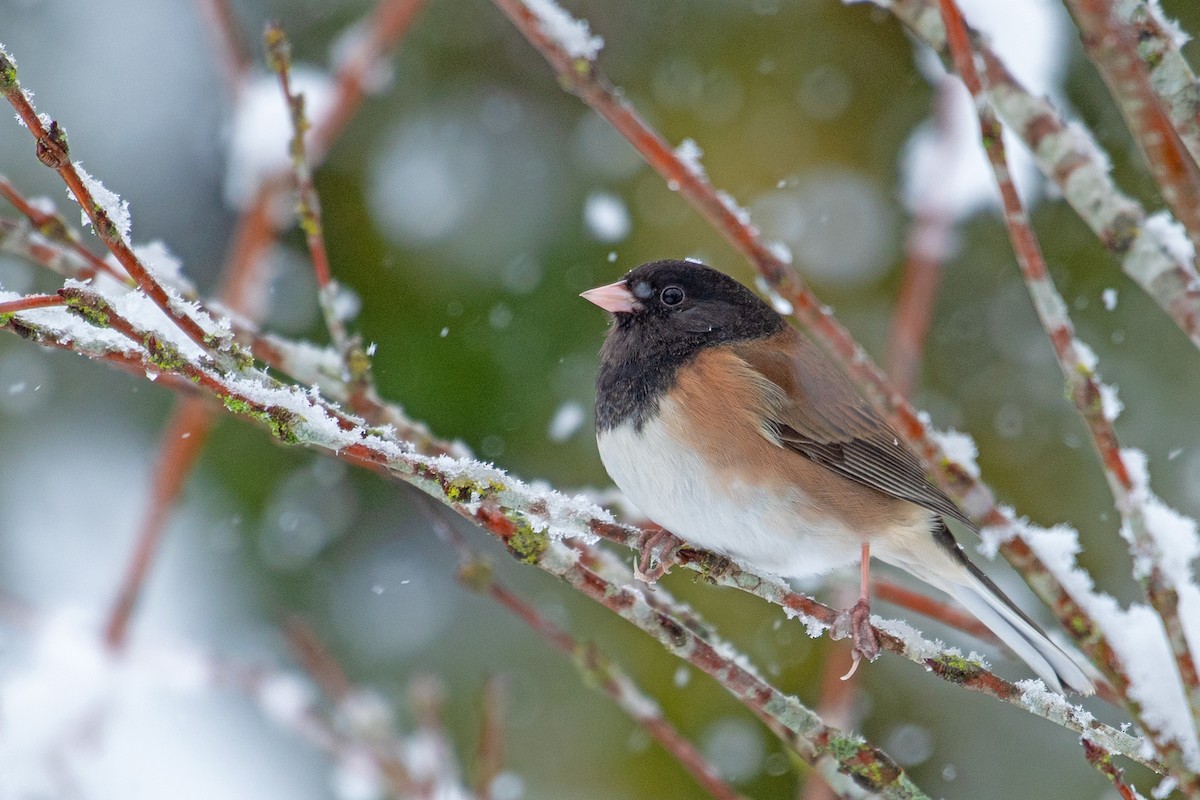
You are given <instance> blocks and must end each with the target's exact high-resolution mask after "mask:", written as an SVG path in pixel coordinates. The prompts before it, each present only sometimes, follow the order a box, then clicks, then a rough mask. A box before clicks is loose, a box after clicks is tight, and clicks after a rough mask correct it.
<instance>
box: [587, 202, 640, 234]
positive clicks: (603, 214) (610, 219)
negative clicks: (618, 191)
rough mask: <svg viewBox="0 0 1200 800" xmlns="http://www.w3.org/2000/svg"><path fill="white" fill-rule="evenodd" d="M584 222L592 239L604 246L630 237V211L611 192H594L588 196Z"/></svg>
mask: <svg viewBox="0 0 1200 800" xmlns="http://www.w3.org/2000/svg"><path fill="white" fill-rule="evenodd" d="M583 221H584V224H585V225H586V226H587V231H588V233H589V234H590V235H591V237H592V238H593V239H595V240H596V241H598V242H601V243H603V244H613V243H615V242H620V241H623V240H624V239H625V237H627V236H629V229H630V227H631V224H630V219H629V209H628V208H626V207H625V203H624V201H622V200H621V198H619V197H617V196H616V195H615V194H612V193H611V192H592V193H591V194H589V195H588V196H587V200H585V201H584V204H583Z"/></svg>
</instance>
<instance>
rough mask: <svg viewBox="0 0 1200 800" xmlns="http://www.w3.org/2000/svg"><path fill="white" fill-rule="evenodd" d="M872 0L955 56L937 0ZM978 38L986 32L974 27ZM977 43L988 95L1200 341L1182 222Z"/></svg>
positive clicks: (1067, 194)
mask: <svg viewBox="0 0 1200 800" xmlns="http://www.w3.org/2000/svg"><path fill="white" fill-rule="evenodd" d="M872 2H877V3H878V4H879V5H881V6H882V7H884V8H886V9H887V10H888V11H890V12H891V13H893V14H894V15H895V16H896V18H897V19H899V20H900V22H901V23H903V24H904V26H905V27H906V28H908V29H909V30H910V31H911V32H912V33H913V34H914V35H915V36H916V37H917V38H919V39H921V40H922V41H923V42H925V44H926V45H928V46H929V47H931V48H933V49H934V51H935V52H937V53H938V54H939V55H940V56H941V57H942V58H943V59H945V60H947V61H948V60H949V59H950V53H949V50H948V49H947V47H946V29H945V27H944V26H943V25H942V20H941V15H940V14H938V12H937V7H936V5H935V4H934V3H933V2H932V0H892V1H891V2H888V3H882V2H878V0H872ZM972 37H973V38H974V39H976V40H978V39H979V36H978V34H975V33H974V32H972ZM977 49H978V51H979V52H980V53H981V54H982V56H983V61H984V66H985V71H986V77H987V97H988V102H989V103H991V104H992V106H993V107H994V108H995V109H996V112H997V113H998V114H999V115H1000V117H1001V119H1003V121H1004V122H1005V123H1006V124H1007V125H1008V127H1009V130H1011V131H1012V132H1013V133H1015V134H1016V135H1017V136H1019V137H1020V138H1021V141H1022V142H1024V143H1025V146H1026V147H1028V148H1029V151H1030V152H1031V153H1033V156H1034V158H1035V160H1036V161H1037V165H1038V168H1039V169H1041V171H1042V173H1043V174H1044V175H1045V176H1046V178H1047V179H1048V180H1050V181H1052V182H1053V183H1054V185H1055V186H1057V187H1058V189H1059V191H1061V192H1062V193H1063V197H1064V198H1066V201H1067V203H1069V204H1070V206H1071V207H1072V208H1073V209H1075V213H1077V214H1078V215H1079V217H1080V219H1082V220H1083V221H1084V223H1085V224H1087V226H1088V227H1089V228H1091V229H1092V232H1093V233H1095V234H1096V236H1097V237H1098V238H1099V240H1100V243H1101V244H1103V245H1104V247H1105V248H1106V249H1107V250H1108V251H1109V252H1110V253H1112V255H1113V257H1114V258H1116V259H1117V260H1118V262H1119V263H1120V265H1121V270H1122V271H1123V272H1124V273H1125V274H1126V275H1128V276H1129V277H1130V278H1131V279H1132V280H1133V281H1134V282H1135V283H1137V285H1138V286H1140V287H1141V288H1142V290H1143V291H1145V292H1146V293H1147V294H1148V295H1149V296H1150V297H1151V298H1152V299H1153V300H1154V302H1155V303H1157V304H1158V306H1159V307H1160V308H1161V309H1162V310H1163V311H1164V312H1165V313H1166V314H1167V315H1168V316H1169V317H1170V318H1171V320H1172V321H1174V323H1175V324H1176V325H1177V326H1178V327H1179V329H1180V330H1181V331H1183V333H1184V334H1185V335H1186V336H1187V337H1188V338H1189V339H1190V340H1191V342H1192V343H1193V344H1194V345H1196V346H1197V347H1200V276H1198V275H1197V273H1196V270H1195V267H1194V265H1193V263H1192V262H1193V259H1194V255H1195V254H1194V253H1189V252H1185V250H1186V248H1181V247H1178V246H1176V245H1177V243H1180V240H1183V239H1184V238H1185V237H1183V236H1182V234H1180V235H1178V236H1176V235H1175V233H1174V231H1175V230H1176V229H1177V228H1178V223H1176V222H1175V221H1174V220H1173V219H1171V217H1170V215H1169V214H1167V213H1166V212H1159V213H1158V214H1155V215H1153V216H1150V215H1148V214H1147V213H1146V210H1145V209H1144V208H1143V207H1142V206H1141V204H1139V203H1138V202H1137V201H1136V200H1134V199H1133V198H1131V197H1129V196H1128V195H1126V194H1125V193H1123V192H1122V191H1121V190H1120V189H1119V188H1117V186H1116V184H1115V183H1114V182H1113V180H1112V176H1111V175H1110V170H1111V165H1110V164H1109V160H1108V157H1107V156H1106V155H1105V153H1104V151H1103V150H1102V149H1101V148H1100V146H1099V144H1098V143H1097V142H1096V140H1095V138H1094V137H1093V136H1092V135H1091V134H1090V133H1089V132H1088V131H1087V129H1086V128H1084V127H1083V126H1082V125H1080V124H1079V123H1078V122H1067V121H1066V119H1065V117H1064V116H1063V114H1062V113H1061V112H1060V111H1058V110H1057V109H1056V108H1054V106H1053V105H1051V104H1050V102H1049V101H1048V100H1046V99H1045V98H1042V97H1036V96H1034V95H1032V94H1030V93H1029V91H1028V90H1026V89H1025V87H1024V86H1022V85H1021V84H1020V83H1019V82H1018V81H1017V80H1016V78H1014V77H1013V75H1012V73H1011V72H1010V71H1009V70H1008V68H1007V67H1006V66H1005V65H1004V62H1003V61H1001V60H1000V58H999V57H998V56H997V55H996V54H995V53H994V52H993V51H992V50H991V49H989V48H988V47H987V46H986V45H978V46H977Z"/></svg>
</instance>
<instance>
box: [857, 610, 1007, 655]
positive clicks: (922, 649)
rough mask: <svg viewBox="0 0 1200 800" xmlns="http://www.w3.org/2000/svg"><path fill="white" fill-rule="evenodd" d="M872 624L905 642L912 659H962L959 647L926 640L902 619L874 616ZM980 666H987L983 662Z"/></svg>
mask: <svg viewBox="0 0 1200 800" xmlns="http://www.w3.org/2000/svg"><path fill="white" fill-rule="evenodd" d="M871 624H872V625H874V626H875V627H876V628H878V629H879V630H881V631H883V632H884V633H888V634H891V635H892V636H895V637H896V638H897V639H899V640H901V641H902V642H904V647H905V649H906V650H907V651H908V653H909V655H910V656H912V657H915V658H918V659H921V660H925V659H928V658H937V657H939V656H942V655H951V656H960V657H962V651H961V650H959V649H958V648H957V647H947V646H946V645H945V644H944V643H942V642H940V641H937V640H936V639H935V640H932V641H931V640H929V639H926V638H925V636H924V635H923V634H922V633H921V632H920V631H919V630H917V629H916V628H914V627H913V626H912V625H909V624H908V623H907V622H905V621H904V620H902V619H884V618H883V617H879V616H875V615H872V616H871ZM980 666H986V665H985V664H983V663H982V662H981V663H980Z"/></svg>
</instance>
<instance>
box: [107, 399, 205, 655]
mask: <svg viewBox="0 0 1200 800" xmlns="http://www.w3.org/2000/svg"><path fill="white" fill-rule="evenodd" d="M213 422H214V417H213V404H212V401H210V400H207V399H205V398H199V397H181V398H180V399H179V401H178V402H177V403H176V405H175V410H174V411H173V412H172V414H171V419H170V421H169V422H168V423H167V426H166V428H165V429H164V432H163V437H162V440H161V442H160V446H159V454H158V460H157V462H156V464H155V468H154V472H153V477H152V484H151V489H150V498H149V500H148V501H147V502H148V505H147V512H146V516H145V518H144V519H143V520H142V525H141V528H140V529H139V530H138V535H137V539H136V543H135V546H134V550H133V555H132V556H131V557H130V560H129V563H128V564H127V565H126V567H125V575H124V577H123V578H122V579H121V585H120V588H119V589H118V590H117V598H116V601H115V602H114V603H113V607H112V610H111V611H110V612H109V616H108V621H107V622H106V623H105V626H104V641H105V643H106V644H107V645H108V648H109V649H110V650H112V651H114V652H117V651H120V650H122V649H123V648H124V646H125V643H126V640H127V638H128V634H129V620H130V618H131V617H132V616H133V611H134V609H135V608H136V607H137V602H138V598H139V597H140V596H141V592H142V587H143V586H144V584H145V581H146V578H147V576H148V575H149V574H150V568H151V566H152V565H153V564H154V558H155V556H156V555H157V553H158V548H159V545H160V544H161V543H162V538H163V534H164V533H165V532H166V527H167V521H168V520H169V519H170V515H171V511H172V510H173V509H174V506H175V500H176V498H177V497H178V495H179V492H180V491H181V490H182V488H183V484H184V482H185V481H186V480H187V476H188V475H189V474H190V473H191V470H192V466H193V465H194V464H195V463H196V460H197V459H199V458H200V453H201V452H202V451H203V449H204V443H205V441H207V439H208V433H209V430H210V429H211V427H212V425H213Z"/></svg>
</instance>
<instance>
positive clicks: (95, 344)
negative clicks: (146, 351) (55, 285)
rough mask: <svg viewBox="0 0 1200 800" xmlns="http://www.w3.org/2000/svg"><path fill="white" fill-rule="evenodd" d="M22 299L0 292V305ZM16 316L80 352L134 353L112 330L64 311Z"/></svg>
mask: <svg viewBox="0 0 1200 800" xmlns="http://www.w3.org/2000/svg"><path fill="white" fill-rule="evenodd" d="M22 297H23V295H21V294H19V293H17V292H6V291H3V290H0V302H11V301H13V300H20V299H21V298H22ZM18 316H19V318H20V319H23V320H26V321H28V322H29V323H30V324H32V325H36V326H37V327H38V328H41V329H43V330H44V331H46V333H47V334H48V335H49V336H50V337H51V338H53V339H54V340H55V341H57V342H59V343H60V344H64V345H71V346H73V347H74V349H76V350H79V351H80V352H84V353H94V354H99V353H101V352H115V353H135V352H137V349H136V347H135V346H134V344H133V342H131V341H129V339H127V338H125V337H124V336H122V335H121V334H120V333H118V332H117V331H115V330H113V329H112V328H98V327H96V326H95V325H92V324H91V323H89V322H87V321H86V320H84V319H82V318H80V317H78V316H76V315H75V314H72V313H70V312H69V311H67V310H66V309H65V308H61V307H59V308H38V309H34V310H32V311H22V312H20V314H19V315H18Z"/></svg>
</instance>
